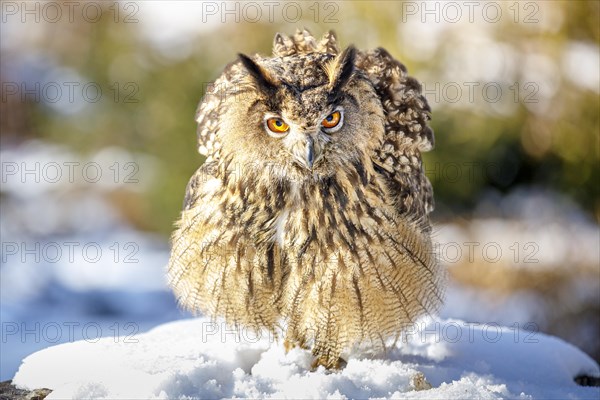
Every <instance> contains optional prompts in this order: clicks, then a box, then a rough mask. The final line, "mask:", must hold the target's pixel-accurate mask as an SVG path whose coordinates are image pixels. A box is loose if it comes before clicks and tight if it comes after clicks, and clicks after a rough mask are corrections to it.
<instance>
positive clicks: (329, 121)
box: [321, 111, 342, 129]
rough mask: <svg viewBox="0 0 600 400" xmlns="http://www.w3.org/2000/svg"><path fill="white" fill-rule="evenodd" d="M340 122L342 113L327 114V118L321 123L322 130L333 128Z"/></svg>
mask: <svg viewBox="0 0 600 400" xmlns="http://www.w3.org/2000/svg"><path fill="white" fill-rule="evenodd" d="M341 120H342V113H340V112H339V111H335V112H332V113H331V114H329V115H328V116H327V117H325V119H324V120H323V121H321V125H323V128H327V129H330V128H335V127H336V126H337V125H338V124H339V123H340V121H341Z"/></svg>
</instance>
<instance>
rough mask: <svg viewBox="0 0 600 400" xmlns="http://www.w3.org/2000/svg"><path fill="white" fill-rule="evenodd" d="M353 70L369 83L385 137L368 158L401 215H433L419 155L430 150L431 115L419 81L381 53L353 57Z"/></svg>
mask: <svg viewBox="0 0 600 400" xmlns="http://www.w3.org/2000/svg"><path fill="white" fill-rule="evenodd" d="M356 66H357V68H358V69H359V70H361V71H362V72H363V73H364V74H365V75H366V76H367V77H368V79H369V80H370V81H371V83H372V84H373V87H374V88H375V91H376V92H377V95H378V96H379V99H380V100H381V104H382V107H383V111H384V116H385V134H384V138H383V141H382V142H381V143H380V144H378V145H377V146H376V150H375V154H373V156H372V160H373V163H374V164H375V168H376V170H377V171H379V172H380V174H381V175H382V176H384V178H385V179H386V181H387V182H388V188H389V190H390V193H391V195H392V197H393V199H394V200H393V201H394V205H395V206H396V208H397V209H398V211H399V212H401V213H410V214H413V215H415V216H416V217H421V216H423V215H426V214H428V213H429V212H431V211H432V210H433V190H432V188H431V183H430V182H429V180H428V179H427V177H426V176H425V173H424V171H423V166H422V161H421V152H422V151H429V150H431V149H432V148H433V145H434V136H433V130H432V129H431V128H430V127H429V125H428V121H429V120H430V111H431V109H430V108H429V105H428V104H427V100H426V99H425V97H424V96H423V95H422V94H421V85H420V84H419V82H418V81H417V80H416V79H414V78H412V77H410V76H408V74H407V71H406V67H405V66H404V65H402V64H401V63H400V62H399V61H397V60H395V59H394V58H393V57H392V56H391V55H390V54H389V53H388V52H387V51H386V50H384V49H382V48H378V49H375V50H372V51H369V52H360V53H358V54H357V60H356Z"/></svg>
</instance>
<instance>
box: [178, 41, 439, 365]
mask: <svg viewBox="0 0 600 400" xmlns="http://www.w3.org/2000/svg"><path fill="white" fill-rule="evenodd" d="M429 112H430V109H429V106H428V105H427V102H426V100H425V98H424V97H423V96H422V95H421V88H420V85H419V83H418V82H417V81H416V80H414V79H413V78H410V77H408V76H407V74H406V68H405V67H404V66H403V65H402V64H401V63H400V62H398V61H396V60H395V59H394V58H392V57H391V56H390V54H389V53H388V52H387V51H385V50H384V49H381V48H379V49H376V50H373V51H368V52H362V51H357V50H355V48H354V47H348V48H346V49H345V50H344V51H343V52H340V51H339V48H338V44H337V40H336V38H335V36H334V34H333V33H332V32H329V33H327V34H325V36H324V37H323V38H322V39H321V40H320V41H317V40H315V38H314V37H313V36H312V35H311V34H310V33H308V32H307V31H306V30H304V31H298V32H297V33H296V34H295V35H294V36H292V37H287V36H284V35H281V34H277V35H276V36H275V40H274V45H273V56H272V57H261V56H259V55H255V56H253V57H247V56H245V55H242V54H240V55H239V59H238V60H237V61H234V62H233V63H231V64H229V65H228V66H227V67H226V68H225V70H224V72H223V73H222V75H221V76H220V77H219V78H218V79H217V80H216V82H215V83H214V85H212V87H211V88H210V89H209V90H208V91H207V93H206V94H205V97H204V99H203V101H202V102H201V103H200V106H199V108H198V111H197V122H198V124H199V125H198V146H199V151H200V153H201V154H203V155H204V156H206V162H205V163H204V164H203V165H202V166H201V167H200V168H199V169H198V170H197V171H196V173H195V174H194V175H193V176H192V178H191V179H190V182H189V184H188V187H187V192H186V196H185V205H184V209H183V211H182V213H181V218H180V220H179V221H178V223H177V228H176V230H175V232H174V233H173V237H172V252H171V259H170V262H169V267H168V276H169V280H170V285H171V286H172V287H173V289H174V291H175V294H176V296H177V298H178V299H179V302H180V304H182V305H183V306H185V307H187V308H188V309H191V310H193V311H201V312H204V313H206V314H208V315H211V316H213V317H223V318H224V319H225V321H226V322H227V323H228V324H230V325H232V326H235V327H238V328H239V327H250V328H253V329H256V330H264V329H267V330H270V331H271V332H273V333H275V334H277V333H278V332H279V331H282V332H284V337H285V344H286V347H288V348H289V346H295V345H298V346H302V347H305V348H306V347H310V348H312V351H313V354H314V355H315V361H314V365H315V366H317V365H324V366H325V367H326V368H336V367H339V366H340V365H341V363H343V359H342V358H341V357H342V356H344V357H345V354H346V352H347V351H348V350H349V349H350V348H351V347H352V346H353V345H356V344H361V343H365V342H370V343H371V344H373V345H375V346H377V347H381V346H383V347H384V348H385V343H386V340H387V339H389V338H394V337H396V338H397V335H398V334H399V333H401V332H402V330H403V329H405V328H406V327H407V326H409V325H410V324H412V323H413V322H414V321H415V319H416V318H418V317H420V316H421V315H423V314H427V313H431V312H433V311H435V310H436V309H437V307H438V306H439V305H440V303H441V297H442V292H443V288H442V286H443V285H442V281H443V279H442V278H443V271H442V270H441V268H440V267H439V266H438V264H437V262H436V257H435V255H434V253H433V251H432V250H433V249H432V244H431V237H430V235H431V227H430V222H429V217H428V214H429V213H430V212H431V210H432V209H433V199H432V189H431V185H430V183H429V181H428V179H427V178H426V176H425V174H424V172H423V168H422V163H421V155H420V152H422V151H427V150H430V149H431V148H432V145H433V132H432V130H431V129H430V128H429V127H428V125H427V121H428V120H429Z"/></svg>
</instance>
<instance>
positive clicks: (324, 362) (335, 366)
mask: <svg viewBox="0 0 600 400" xmlns="http://www.w3.org/2000/svg"><path fill="white" fill-rule="evenodd" d="M346 365H348V362H347V361H346V360H344V359H343V358H342V357H338V359H337V360H336V361H335V362H333V363H331V361H330V360H328V359H327V358H326V357H316V358H315V359H314V360H313V362H312V364H311V365H310V370H311V371H312V372H314V371H316V370H317V368H319V366H323V367H325V369H326V370H331V371H339V370H342V369H344V368H346Z"/></svg>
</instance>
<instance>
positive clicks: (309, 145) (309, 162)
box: [306, 136, 315, 169]
mask: <svg viewBox="0 0 600 400" xmlns="http://www.w3.org/2000/svg"><path fill="white" fill-rule="evenodd" d="M314 161H315V141H314V140H313V138H312V137H310V136H308V137H307V138H306V166H307V167H308V169H312V167H313V164H314Z"/></svg>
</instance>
